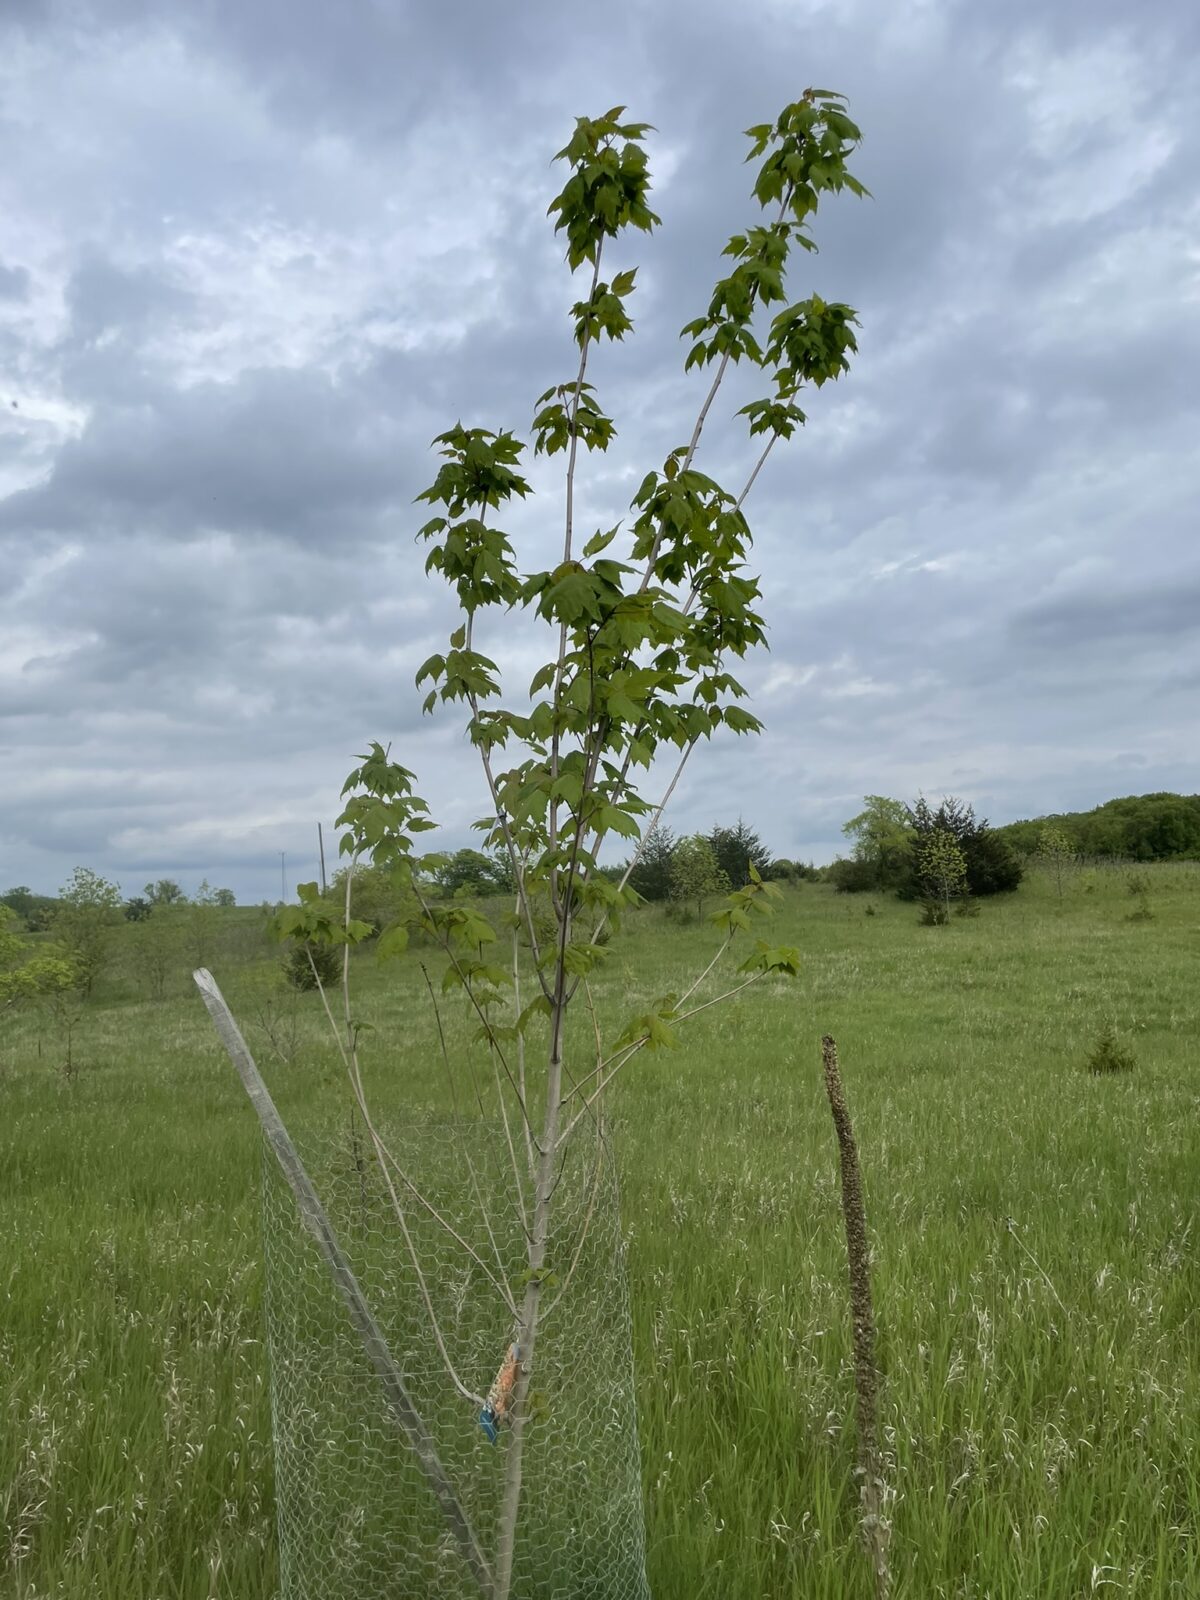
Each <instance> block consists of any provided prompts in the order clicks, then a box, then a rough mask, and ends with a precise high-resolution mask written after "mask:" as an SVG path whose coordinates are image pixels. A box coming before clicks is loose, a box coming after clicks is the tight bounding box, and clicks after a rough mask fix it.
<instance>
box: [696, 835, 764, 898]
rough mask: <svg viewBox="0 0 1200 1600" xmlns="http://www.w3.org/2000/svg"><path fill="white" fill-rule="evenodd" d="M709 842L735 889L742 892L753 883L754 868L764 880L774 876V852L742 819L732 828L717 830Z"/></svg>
mask: <svg viewBox="0 0 1200 1600" xmlns="http://www.w3.org/2000/svg"><path fill="white" fill-rule="evenodd" d="M708 842H709V844H710V845H711V846H712V851H713V855H714V856H715V857H716V859H717V865H718V866H719V867H720V869H721V871H722V872H723V873H724V874H725V876H726V878H728V880H729V884H730V886H731V887H732V888H734V889H741V888H744V887H745V885H746V884H748V883H749V882H750V868H751V867H753V868H754V870H755V871H756V872H757V873H758V875H759V876H760V877H761V878H769V877H770V875H771V852H770V851H769V850H768V849H767V847H766V845H765V844H764V843H763V842H762V840H761V839H760V838H759V836H758V834H757V833H755V831H754V829H753V828H751V827H750V826H749V825H748V824H747V823H745V822H743V821H742V819H741V817H739V818H738V819H737V821H736V823H734V825H733V827H732V828H714V829H713V831H712V832H711V833H710V834H709V836H708Z"/></svg>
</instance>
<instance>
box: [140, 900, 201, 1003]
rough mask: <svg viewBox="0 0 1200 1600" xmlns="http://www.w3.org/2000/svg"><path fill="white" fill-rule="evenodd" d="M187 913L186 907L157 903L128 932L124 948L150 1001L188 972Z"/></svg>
mask: <svg viewBox="0 0 1200 1600" xmlns="http://www.w3.org/2000/svg"><path fill="white" fill-rule="evenodd" d="M186 912H187V908H186V907H181V906H178V905H171V904H170V903H169V902H161V901H160V902H159V904H158V905H155V906H151V907H149V911H148V915H147V916H145V917H141V918H139V919H137V922H136V925H135V927H134V928H132V929H131V930H130V933H129V936H128V938H127V941H126V945H127V948H128V949H129V951H130V954H131V955H132V957H133V967H134V972H135V975H136V977H137V981H138V983H139V985H140V986H141V987H142V989H143V990H144V992H145V993H146V994H147V995H149V997H150V998H151V999H153V1000H162V999H163V998H164V997H165V995H166V993H167V986H168V983H169V981H170V979H171V978H172V977H173V976H175V977H177V976H178V975H179V974H181V973H183V972H185V971H186V970H187V967H188V960H187V953H186V948H185V947H186V943H187V930H186V927H185V922H184V918H185V916H186ZM204 964H205V963H203V962H193V963H192V965H193V966H202V965H204Z"/></svg>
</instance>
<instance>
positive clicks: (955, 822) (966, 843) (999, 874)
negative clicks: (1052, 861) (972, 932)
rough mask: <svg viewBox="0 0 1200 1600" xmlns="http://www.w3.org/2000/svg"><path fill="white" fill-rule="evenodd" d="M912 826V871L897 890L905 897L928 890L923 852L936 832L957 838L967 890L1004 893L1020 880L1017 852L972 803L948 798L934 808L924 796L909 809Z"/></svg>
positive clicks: (1020, 871)
mask: <svg viewBox="0 0 1200 1600" xmlns="http://www.w3.org/2000/svg"><path fill="white" fill-rule="evenodd" d="M907 814H908V821H909V828H910V841H911V842H910V849H909V870H908V875H907V878H906V880H905V881H904V882H903V883H902V884H901V885H900V888H899V890H898V892H899V893H900V895H901V898H904V899H919V898H921V896H922V895H925V894H927V893H929V892H930V891H929V885H928V881H927V878H926V875H925V873H924V870H923V867H922V859H923V858H922V851H923V849H924V846H925V843H926V841H927V840H928V838H929V836H930V835H931V834H933V833H946V834H949V835H950V837H951V838H953V839H954V840H955V842H956V843H957V845H958V846H959V848H960V850H961V851H962V854H963V859H964V861H965V863H966V886H965V887H966V891H967V892H968V893H970V894H973V895H980V896H983V895H993V894H1004V893H1008V892H1009V891H1011V890H1013V889H1016V887H1017V886H1018V884H1019V883H1020V882H1021V877H1022V867H1021V863H1020V861H1019V859H1018V858H1017V855H1016V852H1015V851H1014V850H1013V849H1012V847H1011V845H1009V844H1008V843H1007V842H1006V841H1005V840H1004V839H1002V838H1001V837H1000V836H999V835H998V834H997V832H996V830H995V829H994V828H990V827H989V826H988V824H987V821H986V820H983V821H980V820H978V819H977V818H976V816H975V811H974V808H973V807H972V806H969V805H967V804H966V803H965V802H963V801H961V800H956V799H954V798H952V797H947V798H946V799H944V800H943V801H942V802H941V804H940V805H939V806H938V808H937V810H936V811H934V810H933V808H932V807H931V806H930V804H929V802H928V801H927V800H925V799H924V798H921V799H919V800H918V801H917V802H916V804H915V805H913V806H909V807H908V808H907Z"/></svg>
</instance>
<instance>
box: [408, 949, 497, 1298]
mask: <svg viewBox="0 0 1200 1600" xmlns="http://www.w3.org/2000/svg"><path fill="white" fill-rule="evenodd" d="M421 976H422V977H423V978H424V979H425V987H426V989H428V991H429V1003H430V1005H432V1007H433V1016H434V1021H435V1022H436V1023H437V1032H438V1043H439V1045H440V1046H441V1055H442V1064H443V1066H444V1067H445V1069H446V1082H447V1083H448V1084H449V1085H450V1103H451V1105H452V1107H453V1109H454V1129H455V1132H456V1133H457V1135H458V1142H459V1150H460V1153H461V1155H462V1158H463V1162H464V1164H465V1165H466V1168H467V1171H468V1173H470V1176H471V1192H472V1194H474V1196H475V1201H476V1204H477V1205H478V1207H479V1213H480V1215H481V1216H482V1218H483V1225H484V1227H485V1228H486V1229H487V1236H488V1238H489V1239H490V1240H491V1242H492V1251H493V1253H494V1254H495V1257H496V1267H497V1270H498V1272H499V1274H500V1278H501V1281H502V1282H503V1281H504V1280H505V1272H504V1258H503V1257H502V1256H501V1254H500V1246H499V1245H498V1244H497V1243H496V1235H495V1233H494V1232H493V1231H492V1220H491V1217H490V1216H489V1214H488V1208H487V1205H486V1204H485V1202H484V1198H483V1195H482V1194H481V1192H480V1189H479V1179H478V1177H477V1176H476V1173H475V1163H474V1162H473V1161H472V1160H471V1153H470V1151H469V1150H468V1149H467V1143H466V1139H465V1137H464V1135H463V1130H462V1118H461V1117H460V1115H459V1110H458V1090H457V1089H456V1088H455V1084H454V1073H453V1072H452V1071H451V1068H450V1052H449V1050H448V1049H447V1047H446V1031H445V1029H444V1028H443V1027H442V1013H441V1008H440V1007H439V1005H438V1003H437V995H436V994H435V993H434V990H433V984H432V983H431V982H430V979H429V972H428V969H427V968H426V966H425V963H424V962H423V961H422V963H421ZM508 1301H509V1306H510V1307H511V1309H512V1313H513V1316H514V1317H515V1316H516V1314H517V1307H516V1302H515V1301H514V1300H513V1298H512V1295H511V1293H510V1294H509V1297H508Z"/></svg>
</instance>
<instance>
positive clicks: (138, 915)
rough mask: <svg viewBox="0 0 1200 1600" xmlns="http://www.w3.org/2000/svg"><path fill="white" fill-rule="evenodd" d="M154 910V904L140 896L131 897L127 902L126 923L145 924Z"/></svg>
mask: <svg viewBox="0 0 1200 1600" xmlns="http://www.w3.org/2000/svg"><path fill="white" fill-rule="evenodd" d="M153 910H154V906H153V904H152V903H151V902H150V901H149V900H146V899H144V898H143V896H141V895H140V894H135V895H131V896H130V897H129V899H128V900H126V902H125V920H126V922H145V921H146V919H147V917H149V915H150V913H151V912H152V911H153Z"/></svg>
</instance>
